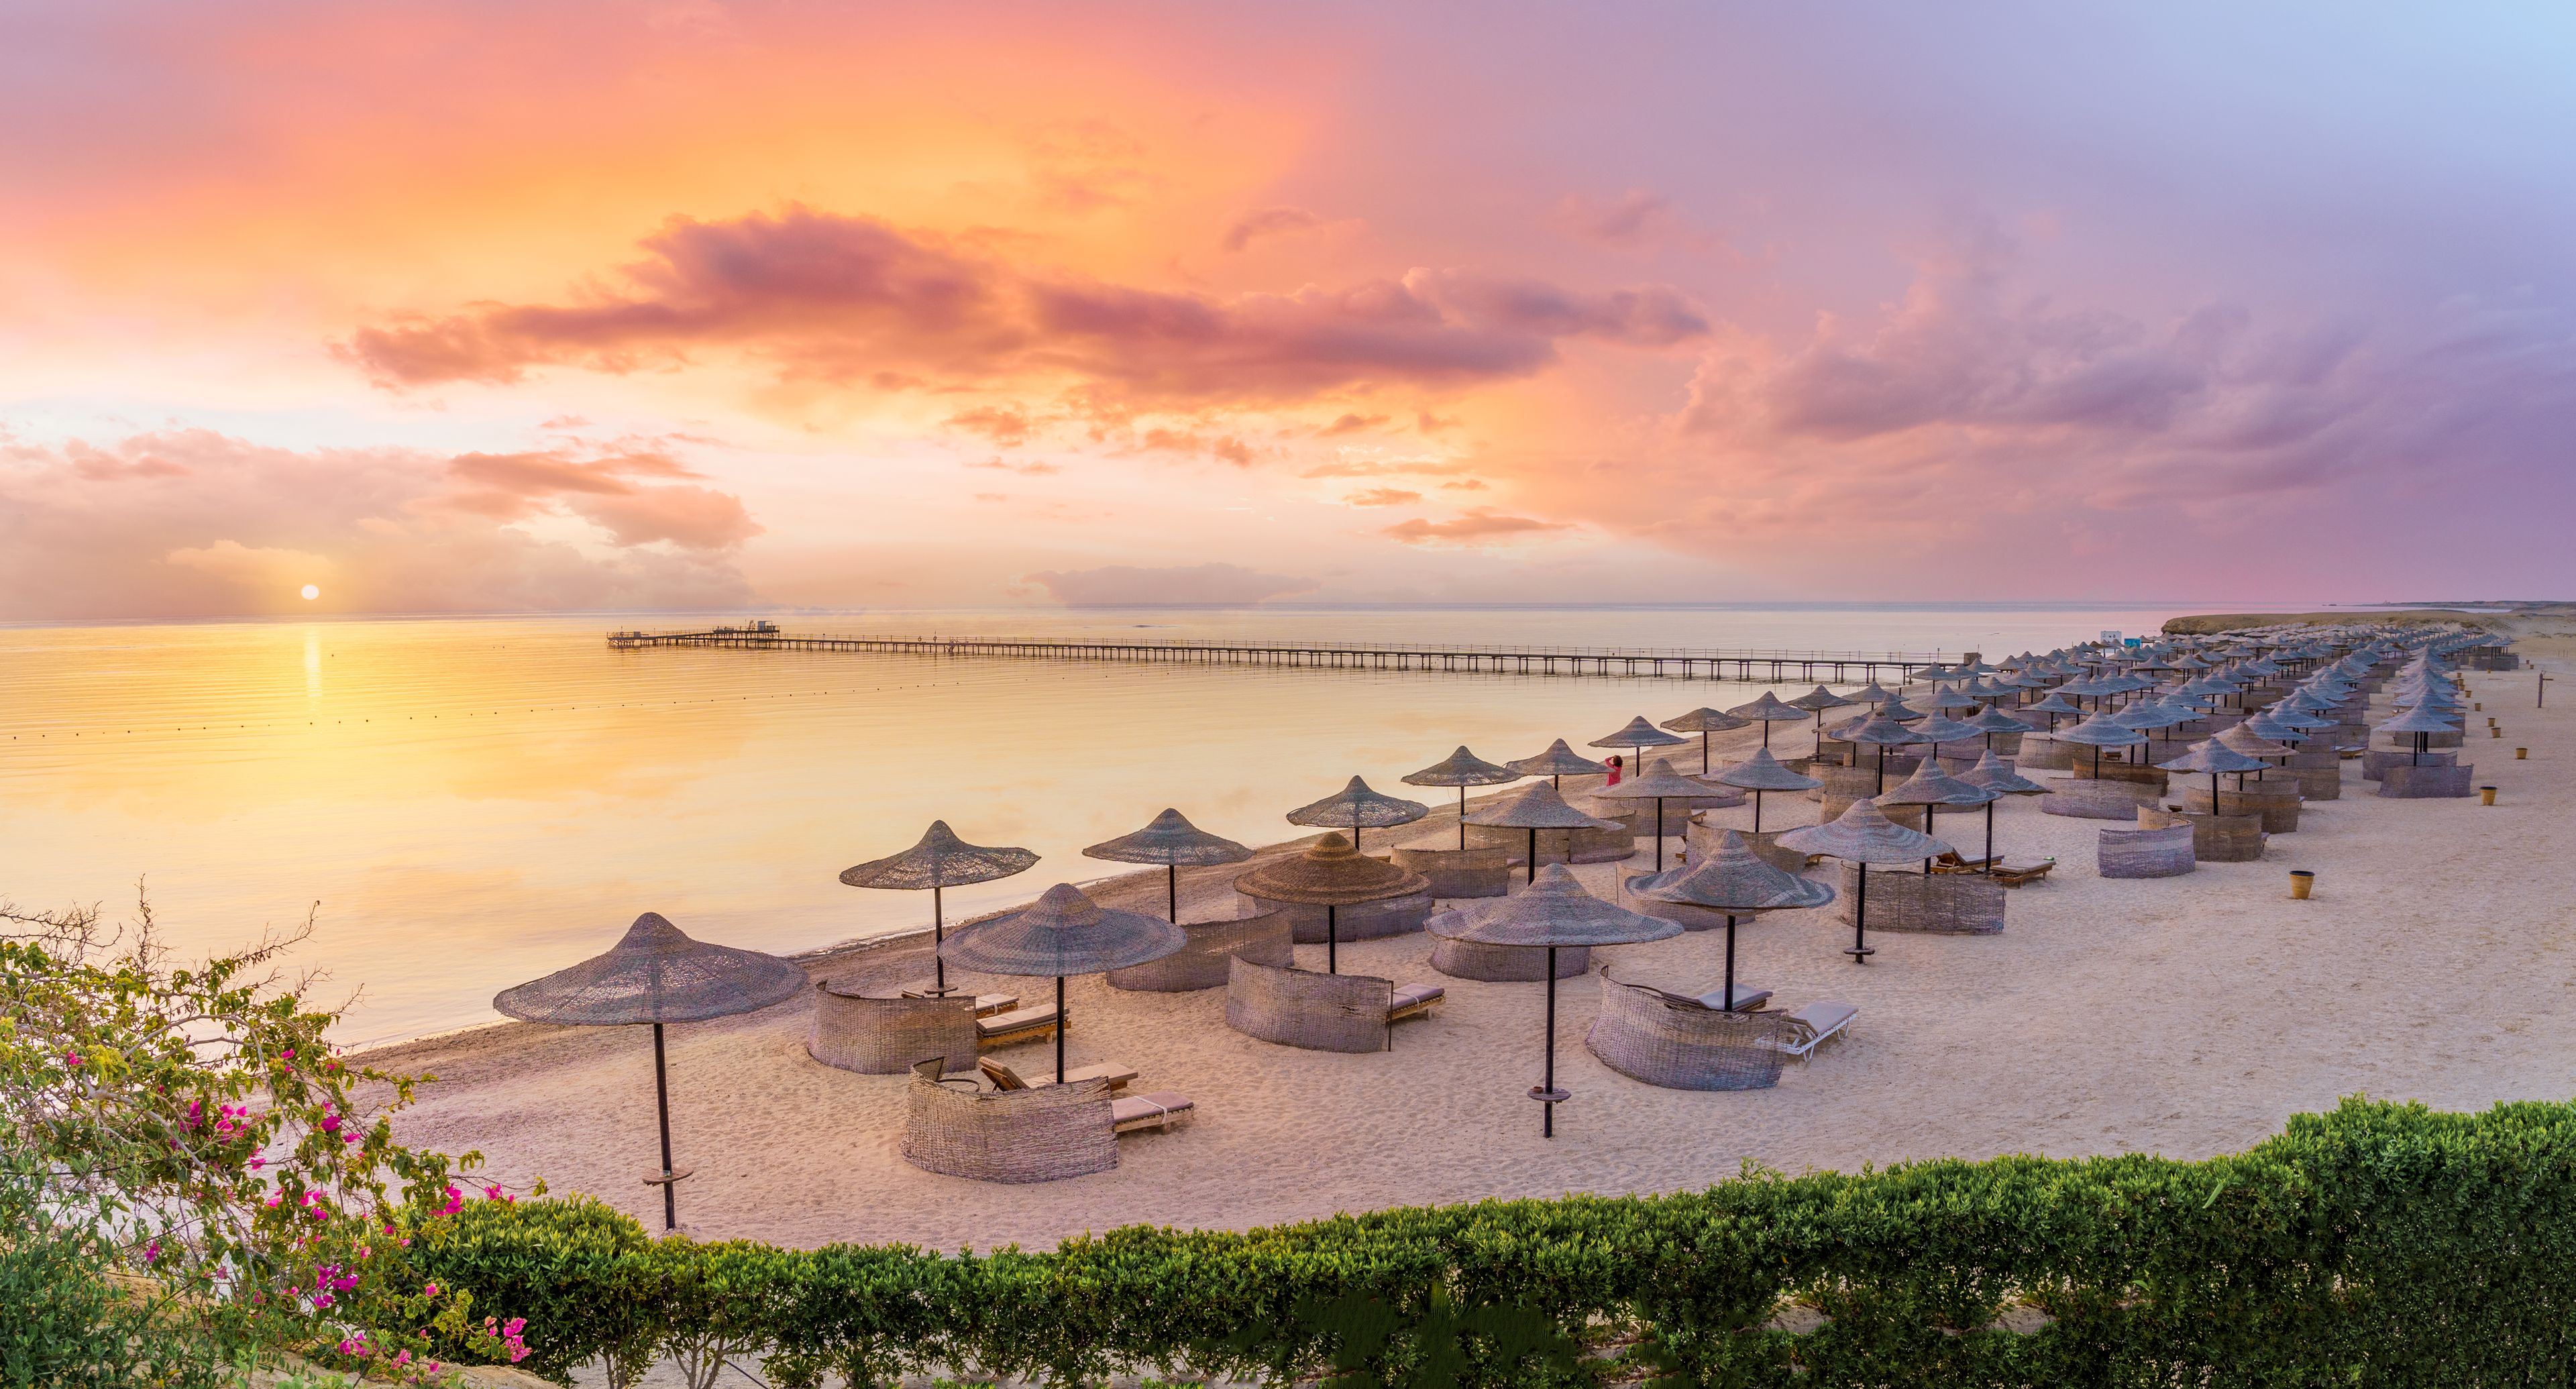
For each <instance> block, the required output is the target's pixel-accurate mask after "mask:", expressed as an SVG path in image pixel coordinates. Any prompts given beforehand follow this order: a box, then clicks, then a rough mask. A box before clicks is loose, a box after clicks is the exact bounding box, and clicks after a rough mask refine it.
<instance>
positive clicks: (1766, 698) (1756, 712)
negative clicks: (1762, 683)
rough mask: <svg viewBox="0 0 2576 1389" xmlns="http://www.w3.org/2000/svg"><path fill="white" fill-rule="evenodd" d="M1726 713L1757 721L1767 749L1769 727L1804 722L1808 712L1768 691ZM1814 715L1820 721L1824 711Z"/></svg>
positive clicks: (1744, 719)
mask: <svg viewBox="0 0 2576 1389" xmlns="http://www.w3.org/2000/svg"><path fill="white" fill-rule="evenodd" d="M1816 688H1818V689H1823V688H1824V687H1823V686H1822V685H1819V686H1817V687H1816ZM1726 712H1727V715H1728V717H1730V718H1735V719H1739V720H1743V721H1745V722H1752V721H1755V720H1759V721H1760V722H1761V724H1762V746H1764V747H1766V748H1767V747H1769V746H1771V725H1773V724H1775V723H1802V722H1804V721H1805V720H1806V717H1807V712H1808V711H1806V710H1804V709H1801V708H1798V707H1797V706H1796V705H1793V704H1784V703H1782V702H1781V701H1780V697H1779V696H1778V695H1775V694H1773V693H1771V692H1770V691H1769V690H1764V691H1763V692H1762V697H1761V698H1760V699H1757V700H1755V701H1753V702H1752V703H1750V704H1739V705H1736V706H1735V707H1734V708H1732V709H1729V710H1727V711H1726ZM1816 714H1817V716H1818V718H1819V719H1821V718H1822V717H1823V714H1824V711H1823V710H1821V709H1819V710H1817V711H1816ZM1700 770H1701V771H1706V770H1708V769H1707V768H1706V767H1702V768H1701V769H1700Z"/></svg>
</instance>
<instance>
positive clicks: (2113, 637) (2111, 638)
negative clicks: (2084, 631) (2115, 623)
mask: <svg viewBox="0 0 2576 1389" xmlns="http://www.w3.org/2000/svg"><path fill="white" fill-rule="evenodd" d="M2119 639H2120V634H2119V633H2117V632H2104V633H2103V634H2102V640H2104V641H2106V642H2117V641H2118V640H2119Z"/></svg>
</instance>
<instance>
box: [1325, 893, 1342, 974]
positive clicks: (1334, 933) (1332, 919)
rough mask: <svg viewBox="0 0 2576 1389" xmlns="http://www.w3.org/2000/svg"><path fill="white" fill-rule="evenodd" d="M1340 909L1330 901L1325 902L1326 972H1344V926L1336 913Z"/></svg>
mask: <svg viewBox="0 0 2576 1389" xmlns="http://www.w3.org/2000/svg"><path fill="white" fill-rule="evenodd" d="M1340 910H1341V909H1340V908H1338V907H1336V906H1334V905H1333V904H1332V903H1330V902H1326V903H1325V904H1324V972H1325V973H1326V974H1339V973H1341V972H1342V928H1341V924H1340V922H1339V921H1338V920H1337V919H1336V915H1335V914H1336V913H1338V912H1339V911H1340Z"/></svg>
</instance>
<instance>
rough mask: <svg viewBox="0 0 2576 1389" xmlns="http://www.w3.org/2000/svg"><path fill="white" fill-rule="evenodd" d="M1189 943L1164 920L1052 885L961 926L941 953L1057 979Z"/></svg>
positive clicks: (967, 963)
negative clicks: (1015, 906) (1027, 900)
mask: <svg viewBox="0 0 2576 1389" xmlns="http://www.w3.org/2000/svg"><path fill="white" fill-rule="evenodd" d="M1188 940H1189V938H1188V937H1187V936H1185V935H1183V934H1182V933H1181V928H1180V927H1178V926H1175V925H1173V924H1172V923H1170V922H1168V921H1164V920H1161V919H1159V918H1156V917H1151V916H1145V915H1142V914H1141V913H1137V912H1128V911H1117V910H1115V909H1112V908H1109V907H1104V906H1101V905H1100V904H1099V903H1097V902H1094V901H1092V900H1091V899H1090V898H1089V897H1088V896H1086V895H1084V893H1083V891H1082V889H1080V888H1078V887H1075V886H1074V885H1072V884H1071V883H1058V884H1056V885H1055V886H1053V887H1051V888H1048V889H1047V890H1046V892H1045V894H1044V895H1042V896H1040V897H1039V898H1038V900H1037V901H1036V903H1034V904H1033V905H1030V906H1028V907H1024V908H1022V909H1020V910H1019V911H1015V912H1006V913H1004V914H1003V915H1000V916H996V917H990V918H987V919H986V920H983V921H979V922H976V923H974V924H973V925H971V926H961V927H959V928H958V930H957V933H956V934H955V935H952V936H950V937H949V938H948V939H947V941H946V942H944V943H942V944H941V945H940V947H939V954H940V956H941V958H943V959H946V960H948V961H949V962H950V963H952V964H957V965H962V966H964V967H965V968H967V969H977V970H982V971H984V972H985V973H987V974H1017V975H1029V976H1035V977H1038V978H1047V979H1062V978H1065V977H1067V976H1069V975H1075V974H1099V973H1102V972H1104V971H1106V970H1113V969H1122V968H1125V967H1126V966H1128V965H1141V964H1143V963H1145V962H1146V961H1147V960H1159V959H1161V958H1162V957H1164V956H1166V955H1169V954H1171V953H1172V952H1173V951H1175V950H1178V949H1180V948H1181V947H1182V946H1183V945H1186V944H1187V943H1188Z"/></svg>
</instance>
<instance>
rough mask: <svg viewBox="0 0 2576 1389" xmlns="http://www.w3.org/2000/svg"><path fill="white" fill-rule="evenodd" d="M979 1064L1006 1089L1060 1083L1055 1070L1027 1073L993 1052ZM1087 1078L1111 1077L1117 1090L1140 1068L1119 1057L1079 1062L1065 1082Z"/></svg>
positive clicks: (1132, 1077) (1110, 1085)
mask: <svg viewBox="0 0 2576 1389" xmlns="http://www.w3.org/2000/svg"><path fill="white" fill-rule="evenodd" d="M975 1068H976V1069H977V1070H980V1071H982V1072H983V1073H984V1078H985V1079H986V1080H989V1081H991V1082H993V1084H994V1086H995V1087H996V1088H998V1089H1003V1090H1035V1089H1039V1088H1040V1087H1042V1086H1048V1085H1053V1084H1055V1083H1056V1082H1055V1076H1054V1075H1052V1074H1044V1075H1037V1076H1029V1077H1023V1076H1022V1075H1021V1074H1020V1073H1019V1072H1018V1071H1015V1070H1012V1069H1011V1068H1010V1067H1008V1066H1006V1065H1003V1064H1002V1063H1001V1062H999V1061H996V1060H994V1059H993V1058H992V1057H989V1056H987V1057H983V1058H981V1059H980V1060H978V1061H976V1063H975ZM1086 1080H1105V1081H1108V1082H1109V1089H1110V1091H1111V1093H1113V1094H1114V1093H1116V1092H1118V1091H1120V1090H1124V1089H1126V1088H1127V1087H1128V1086H1129V1085H1131V1084H1133V1083H1135V1080H1136V1068H1135V1067H1133V1066H1122V1065H1119V1064H1118V1063H1117V1062H1115V1061H1103V1062H1100V1063H1099V1064H1097V1065H1092V1066H1075V1067H1073V1068H1072V1069H1070V1070H1067V1071H1066V1072H1065V1073H1064V1083H1065V1084H1067V1085H1076V1084H1080V1083H1081V1082H1083V1081H1086Z"/></svg>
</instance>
